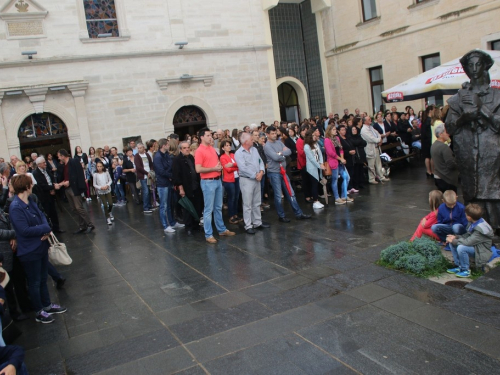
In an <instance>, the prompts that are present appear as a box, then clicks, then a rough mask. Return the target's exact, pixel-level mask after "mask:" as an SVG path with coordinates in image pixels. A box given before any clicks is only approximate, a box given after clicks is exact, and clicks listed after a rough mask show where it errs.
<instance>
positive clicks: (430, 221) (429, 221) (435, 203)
mask: <svg viewBox="0 0 500 375" xmlns="http://www.w3.org/2000/svg"><path fill="white" fill-rule="evenodd" d="M441 203H443V193H442V192H441V191H439V190H432V191H431V192H430V193H429V206H430V209H431V212H430V213H429V214H428V215H427V216H426V217H424V218H423V219H422V220H420V224H418V227H417V230H416V231H415V233H413V236H412V237H411V239H410V241H413V240H414V239H415V238H421V237H422V236H423V235H424V234H425V235H426V236H429V237H431V238H433V239H435V240H437V241H439V237H438V236H437V235H436V234H435V233H434V232H433V231H432V226H433V225H434V224H437V222H438V221H437V211H438V208H439V205H440V204H441Z"/></svg>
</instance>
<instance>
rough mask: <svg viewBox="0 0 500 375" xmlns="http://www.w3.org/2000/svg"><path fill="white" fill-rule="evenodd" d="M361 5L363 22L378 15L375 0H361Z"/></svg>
mask: <svg viewBox="0 0 500 375" xmlns="http://www.w3.org/2000/svg"><path fill="white" fill-rule="evenodd" d="M361 6H362V7H363V22H366V21H369V20H371V19H372V18H376V17H377V5H376V4H375V0H361Z"/></svg>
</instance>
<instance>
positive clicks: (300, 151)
mask: <svg viewBox="0 0 500 375" xmlns="http://www.w3.org/2000/svg"><path fill="white" fill-rule="evenodd" d="M308 130H309V125H307V124H304V125H302V126H301V127H300V136H299V138H297V142H296V143H295V145H296V146H297V169H298V170H299V171H300V175H301V176H302V191H303V192H304V196H305V198H306V201H307V203H313V199H312V191H311V184H310V182H309V178H308V177H309V176H308V174H307V170H306V154H305V153H304V137H305V136H306V133H307V131H308Z"/></svg>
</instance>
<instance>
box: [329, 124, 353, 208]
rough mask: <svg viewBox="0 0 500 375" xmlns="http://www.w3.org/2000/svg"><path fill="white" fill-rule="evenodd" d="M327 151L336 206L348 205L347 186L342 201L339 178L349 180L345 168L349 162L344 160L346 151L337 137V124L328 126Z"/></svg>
mask: <svg viewBox="0 0 500 375" xmlns="http://www.w3.org/2000/svg"><path fill="white" fill-rule="evenodd" d="M325 149H326V160H327V161H328V165H329V166H330V169H331V170H332V191H333V196H334V198H335V204H346V203H347V202H348V201H349V199H351V198H349V197H348V196H347V185H346V191H345V192H343V193H344V194H343V197H342V199H340V196H339V187H338V180H339V176H341V177H342V178H343V179H344V180H345V179H348V174H347V170H346V169H345V168H344V167H343V166H344V165H345V164H346V163H347V161H346V160H345V159H344V150H343V149H342V144H341V143H340V139H339V137H338V136H337V128H336V127H335V124H328V127H327V128H326V133H325ZM341 166H342V169H341ZM342 172H344V173H342ZM346 175H347V176H346ZM347 181H348V180H347ZM352 201H353V200H352V199H351V200H350V202H352Z"/></svg>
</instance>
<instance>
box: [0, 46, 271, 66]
mask: <svg viewBox="0 0 500 375" xmlns="http://www.w3.org/2000/svg"><path fill="white" fill-rule="evenodd" d="M271 48H272V46H271V45H266V44H263V45H256V46H235V47H212V48H183V49H171V50H162V51H143V52H118V53H104V54H100V55H89V56H87V55H80V56H59V57H46V58H44V57H42V58H34V59H32V60H17V61H3V62H0V69H1V68H18V67H29V66H39V65H53V64H66V63H74V62H88V61H104V60H117V59H138V58H144V57H168V56H182V55H198V54H212V53H233V52H257V51H267V50H269V49H271Z"/></svg>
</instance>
